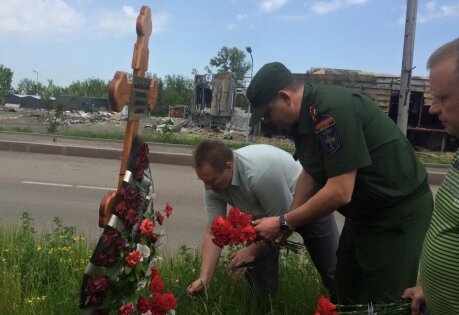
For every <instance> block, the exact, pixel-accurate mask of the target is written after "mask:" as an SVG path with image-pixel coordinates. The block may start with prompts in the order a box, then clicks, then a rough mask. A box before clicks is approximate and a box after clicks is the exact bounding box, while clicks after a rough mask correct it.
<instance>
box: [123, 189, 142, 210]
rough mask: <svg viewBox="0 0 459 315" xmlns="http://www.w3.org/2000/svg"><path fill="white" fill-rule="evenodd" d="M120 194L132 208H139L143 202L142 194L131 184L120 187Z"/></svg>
mask: <svg viewBox="0 0 459 315" xmlns="http://www.w3.org/2000/svg"><path fill="white" fill-rule="evenodd" d="M120 195H122V196H123V197H124V200H125V201H126V203H127V204H128V205H129V206H130V207H132V208H136V209H137V208H139V207H140V205H141V204H142V196H140V194H139V193H138V192H137V191H136V190H135V189H134V188H132V187H131V186H128V187H126V188H121V189H120Z"/></svg>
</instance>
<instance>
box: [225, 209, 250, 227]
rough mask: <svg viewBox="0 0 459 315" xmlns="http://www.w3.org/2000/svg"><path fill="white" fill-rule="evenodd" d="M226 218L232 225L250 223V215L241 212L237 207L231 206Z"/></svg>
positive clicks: (237, 225) (242, 225)
mask: <svg viewBox="0 0 459 315" xmlns="http://www.w3.org/2000/svg"><path fill="white" fill-rule="evenodd" d="M226 219H227V220H228V221H229V222H230V223H231V225H232V226H233V227H239V226H241V227H244V226H246V225H249V224H250V220H251V219H252V216H251V215H250V214H248V213H243V212H241V210H240V209H239V208H235V207H233V208H231V209H230V210H229V212H228V215H227V216H226Z"/></svg>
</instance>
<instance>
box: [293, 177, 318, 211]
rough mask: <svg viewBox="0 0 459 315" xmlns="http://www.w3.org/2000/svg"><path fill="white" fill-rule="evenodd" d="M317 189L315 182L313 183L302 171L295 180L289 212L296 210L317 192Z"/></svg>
mask: <svg viewBox="0 0 459 315" xmlns="http://www.w3.org/2000/svg"><path fill="white" fill-rule="evenodd" d="M318 189H319V187H318V186H317V184H316V182H314V180H313V179H312V177H311V175H309V174H308V173H307V172H306V171H305V170H304V169H303V170H302V171H301V173H300V175H299V176H298V179H297V180H296V187H295V195H294V198H293V201H292V204H291V205H290V209H289V210H292V209H296V208H298V207H299V206H301V205H302V204H304V203H305V202H306V201H308V199H309V198H311V197H312V196H313V195H314V194H315V193H316V192H317V191H318Z"/></svg>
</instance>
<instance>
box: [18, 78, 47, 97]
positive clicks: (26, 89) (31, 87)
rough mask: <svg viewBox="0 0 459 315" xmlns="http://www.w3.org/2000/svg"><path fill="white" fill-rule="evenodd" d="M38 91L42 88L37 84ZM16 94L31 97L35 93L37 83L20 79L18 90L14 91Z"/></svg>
mask: <svg viewBox="0 0 459 315" xmlns="http://www.w3.org/2000/svg"><path fill="white" fill-rule="evenodd" d="M38 86H39V88H38V90H39V91H41V90H43V87H41V88H40V83H38ZM16 93H18V94H24V95H33V94H36V93H37V83H36V82H35V81H32V80H30V79H22V80H21V81H19V83H18V88H17V89H16Z"/></svg>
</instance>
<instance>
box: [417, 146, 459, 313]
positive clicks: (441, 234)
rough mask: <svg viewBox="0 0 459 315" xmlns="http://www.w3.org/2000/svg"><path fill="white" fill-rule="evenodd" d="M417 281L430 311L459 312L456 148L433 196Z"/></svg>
mask: <svg viewBox="0 0 459 315" xmlns="http://www.w3.org/2000/svg"><path fill="white" fill-rule="evenodd" d="M421 283H422V285H423V288H424V294H425V296H426V301H427V306H428V308H429V310H430V311H431V312H432V314H459V151H457V152H456V154H455V156H454V160H453V163H452V165H451V166H450V168H449V170H448V174H447V175H446V177H445V180H444V182H443V183H442V185H441V186H440V188H439V189H438V192H437V195H436V196H435V208H434V212H433V215H432V221H431V223H430V227H429V230H428V231H427V235H426V238H425V241H424V249H423V253H422V258H421Z"/></svg>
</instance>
